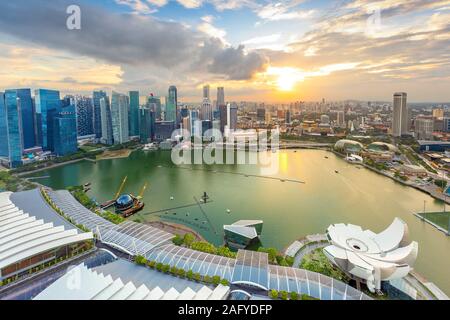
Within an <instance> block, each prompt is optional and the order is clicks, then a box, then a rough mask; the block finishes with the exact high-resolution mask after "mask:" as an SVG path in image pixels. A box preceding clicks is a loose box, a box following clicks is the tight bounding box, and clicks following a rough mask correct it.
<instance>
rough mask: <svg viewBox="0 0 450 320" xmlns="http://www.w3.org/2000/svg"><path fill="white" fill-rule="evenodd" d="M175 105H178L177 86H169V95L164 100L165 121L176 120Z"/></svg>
mask: <svg viewBox="0 0 450 320" xmlns="http://www.w3.org/2000/svg"><path fill="white" fill-rule="evenodd" d="M177 107H178V91H177V87H175V86H171V87H170V88H169V96H168V97H167V100H166V112H165V118H164V120H165V121H173V122H176V120H177Z"/></svg>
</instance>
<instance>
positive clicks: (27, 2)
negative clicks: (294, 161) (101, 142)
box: [0, 0, 450, 103]
mask: <svg viewBox="0 0 450 320" xmlns="http://www.w3.org/2000/svg"><path fill="white" fill-rule="evenodd" d="M74 7H75V8H77V10H78V11H79V14H77V10H74V9H73V8H74ZM69 8H72V9H70V10H69ZM30 13H32V14H30ZM17 17H26V21H21V20H20V19H17ZM449 28H450V7H449V6H448V1H408V0H396V1H381V0H380V1H372V0H358V1H345V2H344V3H342V2H341V1H338V0H325V1H297V0H285V1H279V2H276V3H275V2H271V1H260V0H246V1H229V0H196V1H186V0H171V1H168V0H162V1H161V0H158V1H156V0H145V1H142V0H126V1H124V0H98V1H95V2H93V1H91V0H54V1H46V0H15V1H14V2H7V1H2V2H0V64H1V65H2V70H1V72H0V87H10V88H15V87H42V86H43V87H55V88H59V90H60V91H61V92H63V93H71V94H83V93H86V92H92V91H93V89H94V88H108V90H111V88H114V90H116V91H118V92H126V91H127V90H128V88H134V89H135V90H139V91H140V92H147V91H148V89H147V88H153V89H152V90H153V91H154V92H159V93H164V95H165V92H166V91H167V88H168V84H171V83H178V84H180V85H179V87H178V89H179V91H180V92H181V93H182V94H181V96H184V97H186V100H195V101H196V100H197V99H196V97H198V96H200V97H201V95H200V92H201V87H202V86H203V84H208V83H209V84H210V85H211V87H212V88H216V87H225V88H226V89H225V90H226V92H225V94H226V96H228V97H229V98H228V99H229V100H234V101H264V102H268V103H291V102H293V101H299V100H301V101H318V100H321V99H322V98H325V99H326V100H334V101H346V100H349V99H348V97H353V98H352V99H351V100H353V99H354V100H359V101H364V100H373V101H390V100H391V97H390V96H391V94H392V93H394V92H398V91H400V92H401V91H404V92H408V93H409V99H410V101H411V102H413V103H414V102H416V101H417V102H421V101H425V102H427V101H450V93H449V90H448V88H449V84H450V59H449V56H448V48H449V45H450V37H449V36H448V30H449Z"/></svg>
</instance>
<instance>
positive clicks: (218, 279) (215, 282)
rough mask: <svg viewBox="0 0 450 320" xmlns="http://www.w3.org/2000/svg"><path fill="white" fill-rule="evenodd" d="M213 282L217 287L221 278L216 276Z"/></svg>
mask: <svg viewBox="0 0 450 320" xmlns="http://www.w3.org/2000/svg"><path fill="white" fill-rule="evenodd" d="M212 281H213V283H214V284H215V285H216V286H217V285H219V283H220V277H219V276H214V277H213V279H212Z"/></svg>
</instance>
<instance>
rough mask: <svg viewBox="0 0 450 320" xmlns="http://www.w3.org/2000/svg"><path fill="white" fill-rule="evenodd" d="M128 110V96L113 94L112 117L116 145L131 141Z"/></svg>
mask: <svg viewBox="0 0 450 320" xmlns="http://www.w3.org/2000/svg"><path fill="white" fill-rule="evenodd" d="M128 108H129V100H128V97H127V96H126V95H123V94H120V93H117V92H113V93H112V98H111V117H112V131H113V138H114V144H122V143H126V142H128V141H129V140H130V136H129V128H128Z"/></svg>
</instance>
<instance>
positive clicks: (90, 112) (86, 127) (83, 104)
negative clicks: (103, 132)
mask: <svg viewBox="0 0 450 320" xmlns="http://www.w3.org/2000/svg"><path fill="white" fill-rule="evenodd" d="M75 108H76V113H77V133H78V136H79V137H84V136H88V135H91V134H94V106H93V103H92V98H90V97H83V96H76V97H75Z"/></svg>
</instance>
